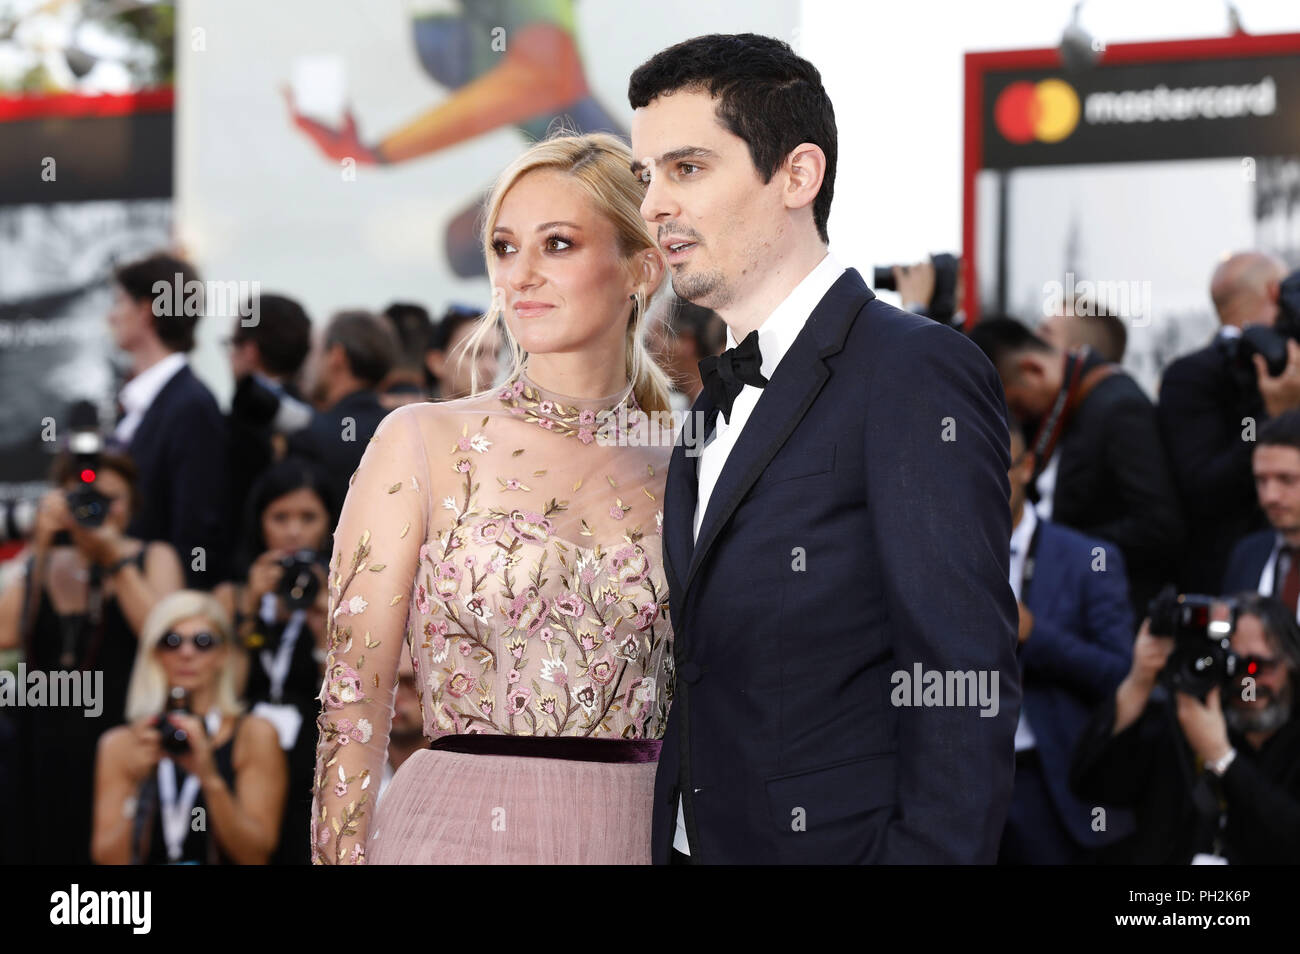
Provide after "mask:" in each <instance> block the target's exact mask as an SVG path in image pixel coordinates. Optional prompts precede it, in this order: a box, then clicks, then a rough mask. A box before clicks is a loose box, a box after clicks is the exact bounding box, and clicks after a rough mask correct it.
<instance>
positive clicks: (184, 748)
mask: <svg viewBox="0 0 1300 954" xmlns="http://www.w3.org/2000/svg"><path fill="white" fill-rule="evenodd" d="M173 712H180V713H183V714H185V715H190V694H189V693H188V692H186V691H185V690H184V689H182V688H181V687H180V686H173V687H172V689H171V691H169V692H168V693H167V702H166V704H165V705H164V706H163V711H162V714H161V715H156V716H154V717H153V727H154V728H155V729H157V730H158V733H159V734H160V735H161V736H162V739H161V744H162V748H163V751H164V752H166V753H167V754H168V755H184V754H185V753H186V752H188V751H189V750H190V734H189V733H188V732H186V731H185V730H184V729H182V728H181V727H180V726H178V725H175V724H174V723H173V722H172V721H171V720H170V719H168V718H167V717H168V716H169V715H171V714H172V713H173Z"/></svg>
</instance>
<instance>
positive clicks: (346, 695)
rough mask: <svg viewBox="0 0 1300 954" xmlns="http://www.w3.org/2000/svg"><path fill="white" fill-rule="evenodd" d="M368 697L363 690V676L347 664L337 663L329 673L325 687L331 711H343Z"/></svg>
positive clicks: (326, 701) (326, 699) (327, 703)
mask: <svg viewBox="0 0 1300 954" xmlns="http://www.w3.org/2000/svg"><path fill="white" fill-rule="evenodd" d="M365 697H366V695H365V693H364V692H362V690H361V676H360V675H358V674H357V671H356V670H355V669H353V668H352V667H351V666H349V665H347V664H346V663H335V664H334V666H333V667H332V668H331V669H330V671H329V677H328V681H327V683H326V687H325V703H326V705H328V706H329V707H330V708H331V709H341V708H343V706H346V705H349V704H351V703H353V702H360V701H361V700H362V699H364V698H365Z"/></svg>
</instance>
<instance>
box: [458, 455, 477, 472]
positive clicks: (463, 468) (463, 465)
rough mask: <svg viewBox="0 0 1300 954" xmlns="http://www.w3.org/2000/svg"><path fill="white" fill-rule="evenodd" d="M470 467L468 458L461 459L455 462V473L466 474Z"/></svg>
mask: <svg viewBox="0 0 1300 954" xmlns="http://www.w3.org/2000/svg"><path fill="white" fill-rule="evenodd" d="M471 466H473V465H472V464H470V462H469V458H467V457H462V458H461V459H460V460H458V461H456V473H458V474H468V473H469V469H470V467H471Z"/></svg>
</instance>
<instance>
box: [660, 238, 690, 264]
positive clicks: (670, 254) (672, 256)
mask: <svg viewBox="0 0 1300 954" xmlns="http://www.w3.org/2000/svg"><path fill="white" fill-rule="evenodd" d="M695 245H696V243H695V242H693V241H691V240H690V239H684V238H666V239H660V241H659V247H660V248H661V249H663V250H664V255H665V256H666V257H667V258H668V261H669V263H673V262H679V261H681V260H683V259H684V258H686V257H687V256H688V255H690V254H691V252H693V251H694V250H695Z"/></svg>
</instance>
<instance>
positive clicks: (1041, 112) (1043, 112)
mask: <svg viewBox="0 0 1300 954" xmlns="http://www.w3.org/2000/svg"><path fill="white" fill-rule="evenodd" d="M993 122H994V124H995V125H996V126H997V128H998V132H1000V133H1001V134H1002V135H1003V136H1004V137H1005V138H1006V139H1007V141H1008V142H1014V143H1018V144H1024V143H1030V142H1034V141H1035V140H1037V141H1038V142H1060V141H1061V140H1062V139H1064V138H1065V137H1066V136H1068V135H1070V133H1072V132H1074V127H1076V126H1077V125H1079V96H1078V94H1077V93H1075V91H1074V88H1073V87H1072V86H1070V84H1069V83H1067V82H1065V81H1064V80H1059V79H1045V80H1042V81H1041V82H1038V83H1031V82H1028V81H1023V80H1022V81H1020V82H1016V83H1012V84H1011V85H1010V86H1008V87H1007V88H1006V89H1004V90H1003V91H1002V93H1001V95H999V96H998V98H997V102H996V103H994V106H993Z"/></svg>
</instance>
